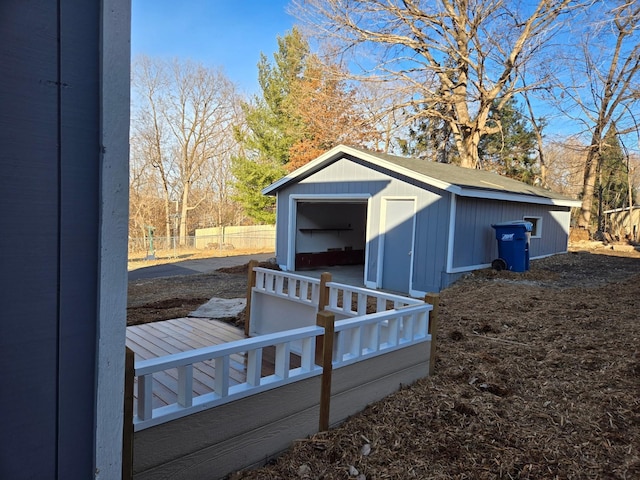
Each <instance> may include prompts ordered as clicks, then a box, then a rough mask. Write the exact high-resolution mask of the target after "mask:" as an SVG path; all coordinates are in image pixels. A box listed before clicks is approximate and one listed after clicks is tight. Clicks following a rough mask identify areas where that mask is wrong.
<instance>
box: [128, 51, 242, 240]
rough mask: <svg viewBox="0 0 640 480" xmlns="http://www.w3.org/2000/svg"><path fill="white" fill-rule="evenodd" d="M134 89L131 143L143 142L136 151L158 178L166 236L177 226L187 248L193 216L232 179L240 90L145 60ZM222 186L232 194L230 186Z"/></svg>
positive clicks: (191, 67) (216, 78) (196, 70)
mask: <svg viewBox="0 0 640 480" xmlns="http://www.w3.org/2000/svg"><path fill="white" fill-rule="evenodd" d="M132 85H133V87H134V94H135V97H134V98H135V99H137V103H134V111H135V114H134V116H133V117H132V118H133V123H132V131H133V132H134V135H133V137H132V142H134V141H139V142H140V145H139V146H132V148H139V150H140V151H141V152H142V154H143V155H144V156H145V158H146V160H147V165H148V166H151V167H153V168H154V169H155V170H156V172H157V174H158V176H159V179H160V183H161V185H162V188H163V192H164V202H165V214H166V218H165V225H166V229H167V236H171V235H170V231H171V226H172V225H174V226H175V225H177V226H178V231H179V233H178V235H179V238H180V244H184V243H185V242H186V236H187V232H188V230H189V225H190V223H189V220H188V217H189V215H190V212H192V211H193V210H194V209H196V208H197V207H198V206H199V205H200V204H201V203H202V202H203V201H204V200H205V199H206V197H207V195H208V194H209V188H208V187H210V186H211V185H212V183H215V182H216V177H217V176H218V175H221V176H222V177H225V178H226V177H228V175H229V172H228V162H230V159H231V156H232V155H233V153H234V151H235V149H236V148H237V147H236V144H235V142H234V141H233V132H232V129H233V125H234V122H235V121H236V115H237V107H238V105H239V100H238V98H237V94H236V92H235V87H234V85H233V84H232V83H231V82H230V81H229V80H228V79H227V78H226V77H225V76H224V75H223V74H222V73H221V72H219V71H217V70H214V69H211V68H207V67H205V66H203V65H200V64H196V63H193V62H185V61H178V60H173V61H162V60H154V59H149V58H146V57H142V58H140V59H138V60H137V61H136V62H135V63H134V68H133V81H132ZM218 180H220V179H218ZM218 186H219V187H220V186H222V187H224V188H227V183H226V180H220V181H219V182H218ZM205 187H206V188H205ZM194 194H196V195H195V196H194ZM218 194H220V192H219V191H218ZM224 195H226V193H224ZM172 207H174V208H172ZM174 229H175V227H174ZM174 235H176V232H175V231H174Z"/></svg>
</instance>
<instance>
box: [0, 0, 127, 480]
mask: <svg viewBox="0 0 640 480" xmlns="http://www.w3.org/2000/svg"><path fill="white" fill-rule="evenodd" d="M100 15H101V3H100V2H77V1H75V2H71V1H59V0H58V1H42V2H24V1H22V0H9V1H4V2H3V8H2V16H3V22H2V23H3V27H2V28H1V29H0V45H2V47H1V48H0V64H2V65H3V66H4V67H5V68H4V70H3V81H2V86H0V164H1V165H2V170H3V173H2V175H0V204H1V205H2V214H1V215H2V217H1V218H2V225H3V228H4V230H5V231H4V232H3V235H1V236H0V238H1V240H0V256H1V258H0V265H2V271H3V278H2V292H3V293H2V309H3V311H2V315H1V320H0V365H3V366H4V368H3V382H2V385H3V386H2V390H3V392H4V395H3V396H2V400H0V412H2V413H1V414H0V425H2V428H0V444H2V448H0V477H1V478H7V479H9V478H93V477H94V470H95V466H94V429H95V416H94V415H95V396H94V395H95V386H96V323H97V320H96V312H97V298H98V287H97V281H98V278H99V274H98V255H99V250H98V245H99V242H98V233H99V231H100V230H99V228H100V224H99V218H98V214H97V212H98V211H99V207H98V192H99V189H100V172H99V167H100V150H99V129H100V104H99V99H100V71H99V68H98V67H99V66H98V58H99V57H98V53H99V52H100V23H99V21H100ZM123 121H128V119H123Z"/></svg>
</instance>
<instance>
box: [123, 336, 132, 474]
mask: <svg viewBox="0 0 640 480" xmlns="http://www.w3.org/2000/svg"><path fill="white" fill-rule="evenodd" d="M125 348H126V350H125V360H124V425H123V429H122V480H130V479H132V478H133V380H134V376H135V355H134V353H133V350H131V349H130V348H129V347H125Z"/></svg>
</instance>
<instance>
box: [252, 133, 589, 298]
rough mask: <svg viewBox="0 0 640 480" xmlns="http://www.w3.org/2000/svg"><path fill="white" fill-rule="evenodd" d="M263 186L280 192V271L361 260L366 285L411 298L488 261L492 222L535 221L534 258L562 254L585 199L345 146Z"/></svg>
mask: <svg viewBox="0 0 640 480" xmlns="http://www.w3.org/2000/svg"><path fill="white" fill-rule="evenodd" d="M263 193H264V194H266V195H276V197H277V216H276V229H277V230H276V259H277V261H278V264H279V265H280V267H281V268H282V269H283V270H288V271H291V270H300V269H304V268H310V267H320V266H323V265H336V264H363V265H364V282H365V285H366V286H368V287H369V288H382V289H388V290H393V291H398V292H404V293H410V294H411V295H414V296H421V295H424V294H425V293H426V292H431V291H439V290H440V289H442V288H444V287H446V286H447V285H449V284H451V283H452V282H453V281H455V280H456V279H457V278H459V277H460V276H461V275H462V274H464V273H465V272H468V271H471V270H476V269H480V268H486V267H489V266H490V265H491V261H492V260H494V259H495V258H496V257H497V254H498V252H497V241H496V238H495V231H494V230H493V228H492V227H491V225H492V224H495V223H499V222H504V221H510V220H527V221H530V222H532V223H533V232H532V234H531V243H530V250H529V251H530V256H531V258H540V257H545V256H549V255H553V254H556V253H563V252H566V251H567V246H568V239H569V224H570V217H571V212H570V210H571V207H578V206H579V205H580V202H578V201H576V200H574V199H572V198H569V197H566V196H562V195H558V194H555V193H553V192H551V191H548V190H545V189H542V188H538V187H533V186H531V185H527V184H525V183H522V182H519V181H516V180H513V179H510V178H507V177H502V176H500V175H498V174H495V173H491V172H485V171H480V170H471V169H465V168H460V167H457V166H454V165H447V164H441V163H433V162H427V161H424V160H418V159H412V158H403V157H396V156H391V155H385V154H380V153H373V152H370V151H366V150H362V149H358V148H353V147H346V146H342V145H341V146H338V147H336V148H334V149H332V150H330V151H329V152H327V153H325V154H323V155H322V156H320V157H318V158H317V159H316V160H314V161H312V162H310V163H308V164H307V165H305V166H303V167H301V168H299V169H297V170H295V171H293V172H292V173H290V174H289V175H287V176H286V177H284V178H282V179H280V180H279V181H277V182H275V183H274V184H272V185H270V186H269V187H267V188H265V189H264V190H263Z"/></svg>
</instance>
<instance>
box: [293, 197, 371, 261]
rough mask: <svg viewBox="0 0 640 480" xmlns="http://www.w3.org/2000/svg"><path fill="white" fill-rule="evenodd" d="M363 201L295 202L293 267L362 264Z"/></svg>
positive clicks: (363, 248)
mask: <svg viewBox="0 0 640 480" xmlns="http://www.w3.org/2000/svg"><path fill="white" fill-rule="evenodd" d="M366 234H367V201H366V200H360V199H358V200H342V199H341V200H339V201H331V202H327V201H326V200H324V201H298V202H296V231H295V237H296V238H295V269H296V270H304V269H315V268H319V267H325V266H327V267H329V266H335V265H364V263H365V247H366Z"/></svg>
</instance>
